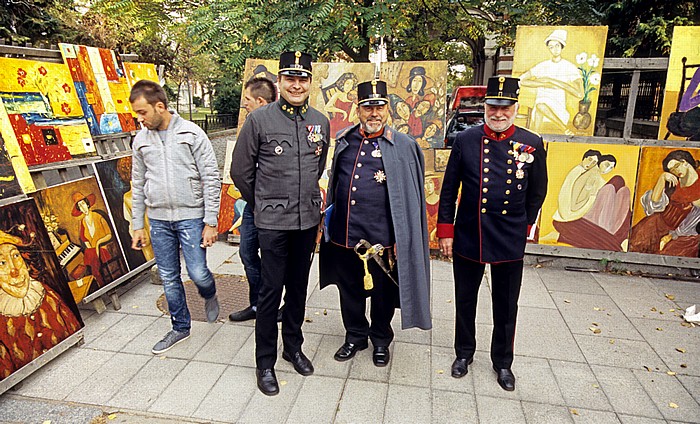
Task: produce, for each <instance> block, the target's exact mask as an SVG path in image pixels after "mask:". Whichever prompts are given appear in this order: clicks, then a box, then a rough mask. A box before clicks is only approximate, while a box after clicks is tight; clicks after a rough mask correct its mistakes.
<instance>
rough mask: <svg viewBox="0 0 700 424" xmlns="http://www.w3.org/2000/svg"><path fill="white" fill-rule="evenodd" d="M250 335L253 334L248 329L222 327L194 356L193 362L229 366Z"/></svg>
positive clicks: (233, 326)
mask: <svg viewBox="0 0 700 424" xmlns="http://www.w3.org/2000/svg"><path fill="white" fill-rule="evenodd" d="M251 334H253V329H251V328H249V327H244V326H240V325H222V326H220V327H219V329H218V330H216V332H215V333H214V334H213V335H212V336H211V338H210V339H209V341H208V342H207V343H206V344H205V345H204V346H202V348H201V349H200V350H199V352H197V354H195V355H194V358H193V360H195V361H202V362H215V363H217V364H230V363H231V361H232V360H233V358H234V357H235V356H236V354H237V353H238V351H239V350H240V349H241V346H243V344H245V342H246V341H247V340H248V338H249V337H250V336H251Z"/></svg>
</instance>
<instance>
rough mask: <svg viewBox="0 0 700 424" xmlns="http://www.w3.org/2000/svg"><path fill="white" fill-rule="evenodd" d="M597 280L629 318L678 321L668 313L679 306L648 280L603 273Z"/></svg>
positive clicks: (598, 275) (597, 275) (596, 276)
mask: <svg viewBox="0 0 700 424" xmlns="http://www.w3.org/2000/svg"><path fill="white" fill-rule="evenodd" d="M595 278H596V280H597V281H599V282H600V285H601V286H602V287H604V289H605V292H606V293H607V295H608V296H610V298H611V299H612V300H613V301H614V302H615V303H616V304H617V305H618V307H619V308H620V310H622V311H623V312H624V313H625V315H626V316H627V317H628V318H658V319H665V320H676V317H675V316H674V314H669V313H667V312H666V311H668V310H669V309H674V308H678V305H677V304H676V303H674V302H672V301H670V300H669V299H667V298H666V297H664V294H663V292H661V291H659V290H658V289H657V287H656V286H654V284H652V283H651V282H649V281H648V279H646V278H639V277H623V276H618V275H611V274H603V273H601V274H596V275H595Z"/></svg>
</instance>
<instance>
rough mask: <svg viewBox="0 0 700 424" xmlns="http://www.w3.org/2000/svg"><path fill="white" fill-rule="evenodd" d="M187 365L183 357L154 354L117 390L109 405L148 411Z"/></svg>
mask: <svg viewBox="0 0 700 424" xmlns="http://www.w3.org/2000/svg"><path fill="white" fill-rule="evenodd" d="M186 365H187V361H185V360H183V359H174V358H167V357H165V356H154V357H153V358H151V359H150V360H149V361H148V363H146V365H144V366H143V367H142V368H141V369H140V370H139V372H137V373H136V375H134V377H133V378H132V379H131V380H129V381H128V382H127V383H126V384H125V385H123V386H122V387H121V388H120V389H119V390H118V391H117V393H116V394H115V395H114V396H113V397H112V399H110V400H109V402H108V403H107V405H109V406H115V407H119V408H127V409H129V410H137V411H146V410H147V409H148V408H149V407H150V406H151V404H153V402H155V401H156V399H157V398H158V396H160V394H161V393H163V391H164V390H165V388H166V387H168V386H169V385H170V383H172V381H173V380H174V379H175V378H176V377H177V375H178V374H179V373H180V371H181V370H182V369H183V368H185V366H186Z"/></svg>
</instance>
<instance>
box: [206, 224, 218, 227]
mask: <svg viewBox="0 0 700 424" xmlns="http://www.w3.org/2000/svg"><path fill="white" fill-rule="evenodd" d="M206 226H207V227H211V228H217V227H218V226H217V225H216V224H214V225H212V224H206Z"/></svg>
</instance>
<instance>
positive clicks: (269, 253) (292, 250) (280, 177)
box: [231, 51, 330, 395]
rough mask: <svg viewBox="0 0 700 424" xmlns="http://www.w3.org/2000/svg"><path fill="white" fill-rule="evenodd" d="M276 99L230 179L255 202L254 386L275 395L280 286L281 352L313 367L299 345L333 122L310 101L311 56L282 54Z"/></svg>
mask: <svg viewBox="0 0 700 424" xmlns="http://www.w3.org/2000/svg"><path fill="white" fill-rule="evenodd" d="M278 82H279V90H280V99H279V100H278V101H276V102H273V103H270V104H268V105H267V106H263V107H261V108H259V109H257V110H255V111H253V112H252V113H251V114H250V115H249V116H248V118H247V119H246V121H245V123H244V124H243V128H241V132H240V134H239V136H238V140H237V141H236V147H235V148H234V149H233V158H232V162H231V178H232V179H233V182H234V183H235V184H236V187H237V188H238V189H239V190H240V192H241V195H242V196H243V199H244V200H245V201H246V202H248V204H249V205H251V207H252V208H253V211H254V215H255V226H256V227H257V228H258V240H259V242H260V252H261V261H262V276H261V277H262V278H261V282H260V283H261V284H260V292H259V297H258V310H257V317H256V322H255V362H256V367H257V370H256V377H257V382H258V388H259V389H260V391H261V392H263V393H264V394H266V395H276V394H277V393H279V385H278V383H277V377H276V376H275V370H274V366H275V362H276V361H277V307H278V306H279V304H280V300H281V297H282V289H283V288H285V289H286V291H285V296H284V303H285V307H284V312H283V313H282V344H283V351H282V358H283V359H285V360H287V361H289V362H291V363H292V365H293V366H294V369H295V370H296V371H297V372H298V373H299V374H301V375H311V374H312V373H313V372H314V367H313V365H312V364H311V361H310V360H309V359H308V358H307V357H306V356H305V355H304V353H303V352H302V351H301V346H302V344H303V342H304V336H303V334H302V332H301V325H302V324H303V322H304V309H305V306H306V292H307V286H308V283H309V268H310V267H311V254H312V252H313V249H314V246H315V241H316V234H317V232H318V225H319V223H320V221H321V207H322V205H321V189H320V186H319V184H318V180H319V178H320V177H321V174H322V173H323V170H324V168H325V163H326V156H327V154H328V138H329V134H328V133H329V132H330V123H329V122H328V118H326V117H325V116H324V115H323V114H322V113H321V112H319V111H317V110H316V109H314V108H312V107H310V106H309V104H308V99H309V88H310V86H311V56H310V55H309V54H307V53H301V52H298V51H297V52H286V53H282V55H281V56H280V64H279V74H278Z"/></svg>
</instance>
